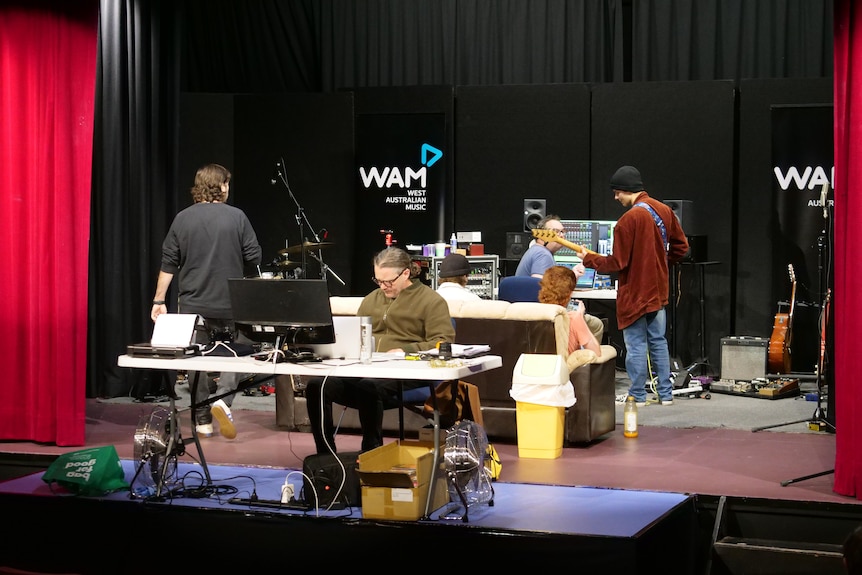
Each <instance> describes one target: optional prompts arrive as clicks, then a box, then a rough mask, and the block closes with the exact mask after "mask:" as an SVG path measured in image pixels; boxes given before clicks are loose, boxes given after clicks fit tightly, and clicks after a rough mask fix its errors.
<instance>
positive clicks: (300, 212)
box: [276, 157, 345, 285]
mask: <svg viewBox="0 0 862 575" xmlns="http://www.w3.org/2000/svg"><path fill="white" fill-rule="evenodd" d="M276 169H277V172H278V179H279V180H280V181H281V183H282V185H284V189H286V190H287V193H288V195H290V199H291V200H293V203H294V204H296V216H294V217H295V218H296V225H298V226H299V238H300V246H299V247H300V257H301V258H302V260H301V261H302V266H301V272H300V274H299V277H305V270H306V269H308V268H307V267H306V262H307V260H308V258H307V256H306V251H307V250H306V249H305V243H306V242H307V241H308V238H307V237H306V236H305V226H308V229H309V230H311V235H312V239H313V241H314V243H316V244H319V243H320V237H319V236H318V235H317V232H316V231H314V226H312V225H311V222H309V221H308V216H306V215H305V209H304V208H303V207H302V206H301V205H300V204H299V201H298V200H297V199H296V196H294V195H293V190H291V189H290V184H288V183H287V169H286V168H285V165H284V157H281V158H279V159H278V163H277V164H276ZM285 247H289V246H285ZM311 255H312V257H314V259H316V260H317V261H318V263H319V264H320V278H321V279H326V272H329V273H331V274H332V277H334V278H335V279H336V280H338V281H339V282H340V283H341V285H345V284H344V281H343V280H342V279H341V278H340V277H338V275H336V273H335V272H334V271H332V269H331V268H330V267H329V266H328V265H326V264H325V263H323V255H322V253H321V250H319V249H318V250H317V254H314V253H312V254H311Z"/></svg>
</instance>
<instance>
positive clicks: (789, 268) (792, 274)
mask: <svg viewBox="0 0 862 575" xmlns="http://www.w3.org/2000/svg"><path fill="white" fill-rule="evenodd" d="M787 273H788V275H789V276H790V281H791V283H796V273H795V272H794V271H793V264H787Z"/></svg>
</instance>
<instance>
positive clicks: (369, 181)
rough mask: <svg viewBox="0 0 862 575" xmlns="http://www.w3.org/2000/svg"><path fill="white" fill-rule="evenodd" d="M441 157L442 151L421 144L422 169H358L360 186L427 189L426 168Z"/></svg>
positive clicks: (393, 167) (392, 167) (408, 167)
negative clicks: (360, 180)
mask: <svg viewBox="0 0 862 575" xmlns="http://www.w3.org/2000/svg"><path fill="white" fill-rule="evenodd" d="M442 157H443V152H442V150H439V149H437V148H435V147H434V146H432V145H431V144H422V147H421V148H420V158H421V163H422V167H421V168H417V169H414V168H412V167H410V166H407V167H403V168H402V167H399V166H386V167H384V168H378V167H377V166H371V167H370V168H365V166H361V167H360V168H359V177H360V178H361V179H362V185H363V186H364V187H365V188H370V187H372V186H374V187H377V188H387V189H388V188H402V189H408V188H412V187H418V188H421V189H423V190H424V189H426V188H427V177H428V168H430V167H431V166H433V165H434V164H436V163H437V161H438V160H439V159H440V158H442Z"/></svg>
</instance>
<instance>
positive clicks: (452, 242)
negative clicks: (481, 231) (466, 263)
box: [449, 232, 458, 254]
mask: <svg viewBox="0 0 862 575" xmlns="http://www.w3.org/2000/svg"><path fill="white" fill-rule="evenodd" d="M457 249H458V236H457V235H455V232H452V235H451V236H450V237H449V253H450V254H454V253H455V250H457Z"/></svg>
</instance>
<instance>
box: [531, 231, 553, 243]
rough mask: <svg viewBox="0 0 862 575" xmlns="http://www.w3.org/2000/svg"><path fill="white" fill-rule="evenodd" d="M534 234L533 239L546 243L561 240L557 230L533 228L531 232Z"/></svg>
mask: <svg viewBox="0 0 862 575" xmlns="http://www.w3.org/2000/svg"><path fill="white" fill-rule="evenodd" d="M530 231H531V232H532V233H533V237H534V238H536V239H537V240H544V241H546V242H555V241H557V239H558V238H559V235H558V233H557V231H556V230H545V229H539V228H533V229H532V230H530Z"/></svg>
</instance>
